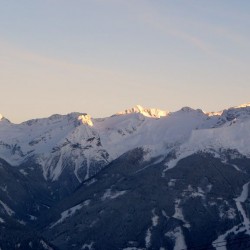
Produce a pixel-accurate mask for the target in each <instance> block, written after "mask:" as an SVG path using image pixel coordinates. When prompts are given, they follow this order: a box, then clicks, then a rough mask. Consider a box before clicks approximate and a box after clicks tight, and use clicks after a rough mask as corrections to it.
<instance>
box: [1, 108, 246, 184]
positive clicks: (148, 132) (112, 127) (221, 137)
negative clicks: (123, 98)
mask: <svg viewBox="0 0 250 250" xmlns="http://www.w3.org/2000/svg"><path fill="white" fill-rule="evenodd" d="M7 121H8V120H6V119H5V118H4V119H2V120H0V158H3V159H4V160H6V161H7V162H9V163H10V164H12V165H20V164H21V163H24V162H27V161H30V160H31V159H32V160H33V161H35V162H36V163H39V164H40V166H41V168H42V170H43V176H44V178H45V179H49V180H54V181H55V180H58V179H59V178H60V176H61V175H62V173H63V172H64V171H67V170H68V169H70V171H71V172H72V173H73V175H74V176H75V177H76V179H77V180H78V181H79V182H82V181H83V180H84V179H88V178H89V177H91V176H92V175H94V174H95V173H96V172H98V171H99V170H100V169H101V168H102V167H104V166H105V165H107V164H108V163H109V162H111V161H112V160H114V159H116V158H117V157H119V156H120V155H122V154H124V153H125V152H127V151H130V150H132V149H134V148H137V147H143V148H144V149H145V152H146V153H148V155H147V156H146V157H145V159H149V158H150V157H154V156H160V155H166V154H167V153H168V152H169V151H171V150H173V149H175V150H178V149H179V154H183V152H185V153H186V152H187V151H189V152H192V153H193V152H195V151H199V150H204V149H209V148H210V147H213V148H216V149H219V148H225V149H226V148H232V149H237V150H238V151H240V152H241V153H242V154H250V147H249V146H248V142H249V139H250V135H249V133H248V131H249V128H250V106H249V105H248V104H245V105H241V106H239V107H233V108H230V109H228V110H224V111H223V112H221V113H219V112H218V113H213V114H212V113H204V112H203V111H201V110H194V109H191V108H189V107H185V108H182V109H181V110H179V111H177V112H173V113H171V112H167V111H161V110H158V109H148V108H143V107H141V106H139V105H138V106H136V107H135V108H132V109H129V110H125V111H124V112H119V113H117V114H116V115H113V116H111V117H108V118H103V119H92V118H91V116H89V115H87V114H81V113H71V114H68V115H52V116H51V117H49V118H44V119H35V120H30V121H27V122H24V123H21V124H12V123H10V122H9V121H8V122H7Z"/></svg>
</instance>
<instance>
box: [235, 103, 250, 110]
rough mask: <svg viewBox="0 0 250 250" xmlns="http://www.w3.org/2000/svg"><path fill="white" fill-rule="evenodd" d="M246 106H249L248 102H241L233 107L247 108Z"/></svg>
mask: <svg viewBox="0 0 250 250" xmlns="http://www.w3.org/2000/svg"><path fill="white" fill-rule="evenodd" d="M247 107H250V102H248V103H244V104H241V105H239V106H235V107H234V108H235V109H237V108H247Z"/></svg>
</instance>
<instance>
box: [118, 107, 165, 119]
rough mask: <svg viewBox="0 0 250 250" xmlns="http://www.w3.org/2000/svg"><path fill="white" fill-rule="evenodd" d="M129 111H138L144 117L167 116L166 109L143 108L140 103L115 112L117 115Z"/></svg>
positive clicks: (128, 112) (129, 112)
mask: <svg viewBox="0 0 250 250" xmlns="http://www.w3.org/2000/svg"><path fill="white" fill-rule="evenodd" d="M131 113H139V114H142V115H144V116H146V117H152V118H160V117H164V116H167V115H168V114H169V112H168V111H164V110H160V109H155V108H144V107H142V106H141V105H136V106H135V107H133V108H131V109H126V110H125V111H122V112H119V113H117V115H125V114H131Z"/></svg>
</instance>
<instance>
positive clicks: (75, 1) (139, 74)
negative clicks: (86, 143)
mask: <svg viewBox="0 0 250 250" xmlns="http://www.w3.org/2000/svg"><path fill="white" fill-rule="evenodd" d="M0 4H1V5H0V93H1V98H0V113H1V114H3V115H4V116H6V117H7V118H9V119H10V120H12V121H13V122H21V121H24V120H27V119H30V118H35V117H46V116H49V115H51V114H53V113H61V114H65V113H69V112H72V111H79V112H87V113H89V114H90V115H92V116H93V117H104V116H109V115H111V114H113V113H115V112H118V111H121V110H123V109H125V108H129V107H131V106H134V105H136V104H141V105H143V106H146V107H154V108H161V109H165V110H170V111H175V110H177V109H180V108H181V107H182V106H191V107H193V108H202V109H203V110H206V111H217V110H221V109H223V108H227V107H229V106H234V105H238V104H241V103H245V102H250V95H249V93H250V70H249V65H250V29H249V27H250V17H249V13H250V1H249V0H241V1H235V0H234V1H231V0H220V1H218V0H203V1H200V0H186V1H185V0H182V1H181V0H171V1H170V0H154V1H153V0H151V1H149V0H72V1H69V0H68V1H65V0H60V1H58V0H57V1H56V0H36V1H28V0H22V1H16V0H15V1H14V0H8V1H5V0H0Z"/></svg>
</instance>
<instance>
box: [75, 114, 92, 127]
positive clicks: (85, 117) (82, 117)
mask: <svg viewBox="0 0 250 250" xmlns="http://www.w3.org/2000/svg"><path fill="white" fill-rule="evenodd" d="M78 120H79V121H81V122H82V123H83V124H87V125H89V126H90V127H92V126H93V122H92V119H91V116H90V115H87V114H83V115H80V116H79V117H78Z"/></svg>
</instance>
